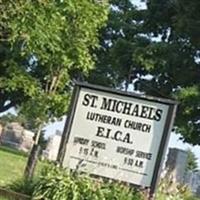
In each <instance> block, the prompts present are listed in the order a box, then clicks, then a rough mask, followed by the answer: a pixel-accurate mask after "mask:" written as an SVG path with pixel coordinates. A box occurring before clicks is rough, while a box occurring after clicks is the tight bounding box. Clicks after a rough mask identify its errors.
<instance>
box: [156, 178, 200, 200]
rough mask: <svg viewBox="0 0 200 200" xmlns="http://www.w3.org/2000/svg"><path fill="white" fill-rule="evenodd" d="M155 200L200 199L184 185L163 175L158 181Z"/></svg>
mask: <svg viewBox="0 0 200 200" xmlns="http://www.w3.org/2000/svg"><path fill="white" fill-rule="evenodd" d="M156 200H200V199H198V198H196V197H194V195H193V194H192V192H191V191H190V189H189V188H188V187H187V186H186V185H182V184H179V183H176V182H174V181H172V180H170V179H169V178H167V177H165V178H164V179H162V180H161V181H160V184H159V186H158V189H157V192H156Z"/></svg>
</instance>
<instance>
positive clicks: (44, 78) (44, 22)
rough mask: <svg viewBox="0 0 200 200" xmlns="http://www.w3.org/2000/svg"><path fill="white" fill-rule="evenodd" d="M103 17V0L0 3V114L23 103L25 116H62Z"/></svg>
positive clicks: (89, 63) (90, 59)
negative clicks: (71, 88) (72, 84)
mask: <svg viewBox="0 0 200 200" xmlns="http://www.w3.org/2000/svg"><path fill="white" fill-rule="evenodd" d="M106 16H107V5H106V3H105V2H103V1H102V2H97V1H93V0H83V1H75V0H70V1H67V0H66V1H65V0H63V1H59V0H55V1H50V0H36V1H25V0H19V1H11V0H2V1H0V112H2V111H5V110H7V109H8V108H10V107H12V106H16V105H20V104H21V103H23V111H24V113H26V114H27V115H31V116H27V117H31V118H35V119H37V118H40V119H39V120H40V121H48V119H49V118H51V117H59V116H62V115H63V113H65V112H66V110H67V105H68V103H67V102H68V99H69V96H70V81H71V80H72V79H73V78H76V77H77V76H79V74H78V73H79V72H82V73H87V72H88V71H89V69H91V68H92V67H93V65H94V62H93V59H94V58H93V55H92V54H91V53H90V52H91V50H92V49H94V48H96V47H97V46H98V38H97V35H98V31H99V29H100V28H101V27H102V26H103V24H104V22H105V20H106V18H107V17H106ZM29 111H31V112H29Z"/></svg>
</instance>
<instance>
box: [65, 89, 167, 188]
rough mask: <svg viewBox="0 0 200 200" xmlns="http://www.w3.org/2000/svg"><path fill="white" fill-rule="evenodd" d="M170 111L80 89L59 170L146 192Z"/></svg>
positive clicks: (134, 99) (137, 100)
mask: <svg viewBox="0 0 200 200" xmlns="http://www.w3.org/2000/svg"><path fill="white" fill-rule="evenodd" d="M168 110H169V105H167V103H166V104H165V103H162V102H159V101H154V100H149V99H144V98H138V97H134V96H129V95H122V94H117V93H114V92H113V93H110V92H108V91H102V90H95V89H92V88H86V87H81V88H80V91H79V93H78V97H77V102H76V106H75V110H74V113H73V119H72V123H71V127H70V131H69V139H68V143H67V147H66V153H65V156H64V160H63V166H64V167H69V168H70V169H78V170H80V171H83V172H87V173H89V174H94V175H98V176H101V177H107V178H111V179H116V180H120V181H124V182H128V183H132V184H135V185H140V186H145V187H150V186H151V183H152V177H153V173H154V168H155V164H156V160H157V155H158V152H159V148H160V144H161V140H162V137H163V133H164V129H165V125H166V119H167V116H168Z"/></svg>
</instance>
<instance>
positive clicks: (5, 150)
mask: <svg viewBox="0 0 200 200" xmlns="http://www.w3.org/2000/svg"><path fill="white" fill-rule="evenodd" d="M0 150H1V151H4V152H7V153H12V154H15V155H19V156H23V157H27V156H28V153H26V152H23V151H20V150H17V149H14V148H12V147H8V146H4V145H0ZM0 200H1V199H0Z"/></svg>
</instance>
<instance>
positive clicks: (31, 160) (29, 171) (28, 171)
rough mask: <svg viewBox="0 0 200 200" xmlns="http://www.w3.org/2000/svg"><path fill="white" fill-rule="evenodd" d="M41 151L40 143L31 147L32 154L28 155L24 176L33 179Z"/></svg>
mask: <svg viewBox="0 0 200 200" xmlns="http://www.w3.org/2000/svg"><path fill="white" fill-rule="evenodd" d="M39 151H40V146H39V145H38V144H34V145H33V147H32V149H31V152H30V155H29V157H28V161H27V164H26V168H25V171H24V176H25V178H26V179H32V177H33V174H34V171H35V167H36V164H37V160H38V155H39Z"/></svg>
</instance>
